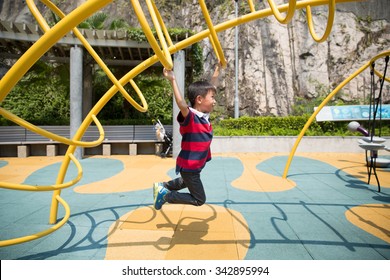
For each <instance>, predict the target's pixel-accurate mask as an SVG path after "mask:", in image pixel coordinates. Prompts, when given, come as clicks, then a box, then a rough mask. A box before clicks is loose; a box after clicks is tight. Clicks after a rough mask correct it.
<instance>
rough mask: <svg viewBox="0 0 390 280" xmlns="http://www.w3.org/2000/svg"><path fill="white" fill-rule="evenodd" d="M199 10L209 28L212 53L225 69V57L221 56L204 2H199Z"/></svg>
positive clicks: (200, 0) (221, 52) (219, 45)
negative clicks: (213, 52)
mask: <svg viewBox="0 0 390 280" xmlns="http://www.w3.org/2000/svg"><path fill="white" fill-rule="evenodd" d="M199 4H200V8H201V9H202V13H203V16H204V18H205V20H206V23H207V26H208V28H209V32H210V36H211V38H212V42H211V44H212V45H213V48H214V51H215V53H216V54H217V57H218V59H219V61H220V63H221V66H222V67H223V68H225V67H226V59H225V55H224V54H223V50H222V46H221V43H220V42H219V40H218V35H217V32H216V31H215V28H214V25H213V22H212V21H211V18H210V14H209V11H208V9H207V6H206V3H205V2H204V0H199Z"/></svg>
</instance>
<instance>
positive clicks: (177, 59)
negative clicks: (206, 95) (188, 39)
mask: <svg viewBox="0 0 390 280" xmlns="http://www.w3.org/2000/svg"><path fill="white" fill-rule="evenodd" d="M173 57H174V64H175V67H174V68H173V72H174V73H175V77H176V82H177V86H178V87H179V90H180V92H181V94H182V95H183V97H184V96H185V94H184V90H185V71H186V64H185V63H186V60H185V52H184V51H178V52H177V53H175V54H174V55H173ZM172 102H173V127H172V137H173V146H172V157H173V158H177V156H178V155H179V152H180V146H181V135H180V131H179V129H180V125H179V123H178V122H177V120H176V118H177V115H178V114H179V112H180V110H179V107H178V106H177V104H176V101H175V96H173V100H172Z"/></svg>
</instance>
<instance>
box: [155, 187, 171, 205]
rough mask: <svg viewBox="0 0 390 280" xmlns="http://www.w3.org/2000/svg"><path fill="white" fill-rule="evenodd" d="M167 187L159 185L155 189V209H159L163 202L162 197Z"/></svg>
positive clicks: (166, 191)
mask: <svg viewBox="0 0 390 280" xmlns="http://www.w3.org/2000/svg"><path fill="white" fill-rule="evenodd" d="M168 192H169V191H168V189H166V188H164V187H163V186H162V185H159V186H158V187H157V188H156V189H155V192H154V193H155V197H154V208H155V209H156V210H160V209H161V207H162V206H163V204H164V203H165V202H166V201H165V199H164V197H165V195H166V194H167V193H168Z"/></svg>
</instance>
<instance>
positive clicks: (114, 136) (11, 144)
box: [0, 125, 172, 157]
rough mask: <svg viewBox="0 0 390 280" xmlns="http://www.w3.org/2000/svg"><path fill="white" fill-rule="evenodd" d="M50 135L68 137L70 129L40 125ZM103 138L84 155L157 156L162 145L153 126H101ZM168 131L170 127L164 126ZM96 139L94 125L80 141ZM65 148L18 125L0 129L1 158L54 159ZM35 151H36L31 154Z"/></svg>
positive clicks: (85, 149) (62, 152) (65, 147)
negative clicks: (44, 155) (29, 157)
mask: <svg viewBox="0 0 390 280" xmlns="http://www.w3.org/2000/svg"><path fill="white" fill-rule="evenodd" d="M41 128H43V129H46V130H47V131H50V132H52V133H55V134H57V135H60V136H63V137H67V138H69V137H70V128H69V126H41ZM103 129H104V132H105V139H104V141H103V143H102V144H101V145H99V146H97V147H93V148H84V151H85V153H86V154H91V155H96V154H102V155H107V156H108V155H111V154H113V153H115V154H129V155H137V154H138V153H139V151H141V152H143V153H152V150H153V149H154V153H156V154H159V152H161V149H162V144H163V143H162V142H160V141H159V140H157V137H156V133H155V130H154V126H153V125H120V126H119V125H118V126H103ZM166 129H167V130H168V131H169V130H170V129H172V126H171V125H168V126H166ZM98 138H99V131H98V129H97V127H96V126H90V127H88V129H87V131H86V132H85V134H84V136H83V138H82V140H83V141H94V140H96V139H98ZM67 147H68V146H67V145H65V144H62V143H59V142H56V141H52V140H51V139H47V138H45V137H43V136H41V135H39V134H35V133H33V132H31V131H29V130H26V129H24V128H22V127H19V126H0V156H18V157H28V156H30V155H34V154H35V155H42V154H46V155H47V156H56V155H58V154H64V153H65V151H66V149H67ZM33 149H36V152H32V150H33Z"/></svg>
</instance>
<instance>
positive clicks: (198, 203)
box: [196, 198, 206, 206]
mask: <svg viewBox="0 0 390 280" xmlns="http://www.w3.org/2000/svg"><path fill="white" fill-rule="evenodd" d="M205 203H206V198H205V199H197V200H196V204H197V206H202V205H203V204H205Z"/></svg>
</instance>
